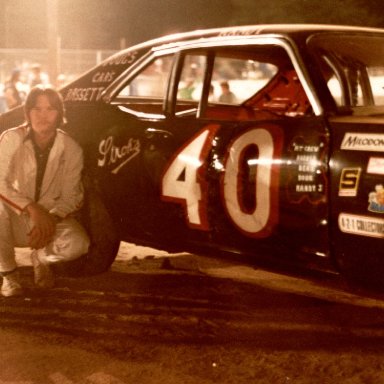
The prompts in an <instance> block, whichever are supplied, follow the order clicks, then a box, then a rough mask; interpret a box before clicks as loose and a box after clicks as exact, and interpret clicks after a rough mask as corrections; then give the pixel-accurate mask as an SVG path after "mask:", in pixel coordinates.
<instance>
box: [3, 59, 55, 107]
mask: <svg viewBox="0 0 384 384" xmlns="http://www.w3.org/2000/svg"><path fill="white" fill-rule="evenodd" d="M49 83H50V80H49V76H48V74H47V73H46V72H44V71H43V70H42V68H41V65H40V64H33V65H31V66H30V67H29V68H28V69H27V70H23V71H22V70H21V69H19V68H15V69H13V70H12V72H11V74H10V75H9V77H8V78H7V80H6V81H5V82H4V84H1V86H0V113H3V112H6V111H8V110H10V109H12V108H15V107H17V106H18V105H22V104H23V103H24V101H25V99H26V95H27V94H28V93H29V91H30V89H32V88H33V87H34V86H36V85H44V86H47V85H49Z"/></svg>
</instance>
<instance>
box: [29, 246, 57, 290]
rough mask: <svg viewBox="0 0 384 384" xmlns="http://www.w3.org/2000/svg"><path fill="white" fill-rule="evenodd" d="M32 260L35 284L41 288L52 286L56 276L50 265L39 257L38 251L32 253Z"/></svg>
mask: <svg viewBox="0 0 384 384" xmlns="http://www.w3.org/2000/svg"><path fill="white" fill-rule="evenodd" d="M31 260H32V265H33V270H34V274H35V284H36V285H37V286H38V287H40V288H52V287H53V286H54V285H55V277H54V275H53V272H52V270H51V268H50V267H49V265H48V264H47V263H43V262H42V261H41V260H40V259H39V255H38V251H33V252H32V253H31Z"/></svg>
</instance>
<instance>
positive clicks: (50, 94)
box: [24, 86, 64, 128]
mask: <svg viewBox="0 0 384 384" xmlns="http://www.w3.org/2000/svg"><path fill="white" fill-rule="evenodd" d="M43 95H44V96H47V98H48V100H49V103H50V104H51V106H52V108H54V109H56V110H57V111H58V113H59V114H58V116H57V122H56V126H57V128H58V127H60V126H61V125H63V124H64V103H63V98H62V97H61V95H60V93H59V92H57V91H56V90H55V89H53V88H49V87H42V86H36V87H33V88H32V89H31V91H30V92H29V93H28V96H27V99H26V100H25V105H24V113H25V118H26V119H27V123H28V124H29V123H30V119H29V114H30V112H31V110H32V108H34V107H35V106H36V103H37V98H38V97H39V96H43Z"/></svg>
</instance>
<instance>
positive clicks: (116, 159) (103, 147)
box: [97, 136, 140, 174]
mask: <svg viewBox="0 0 384 384" xmlns="http://www.w3.org/2000/svg"><path fill="white" fill-rule="evenodd" d="M139 153H140V140H138V139H134V138H129V139H128V140H127V142H126V144H124V145H122V146H117V145H115V144H114V137H113V136H108V137H107V138H106V139H104V140H102V141H101V142H100V144H99V154H100V155H101V158H100V159H98V161H97V165H98V166H99V167H105V166H108V165H112V166H113V167H112V170H111V173H113V174H117V173H118V172H119V171H120V170H121V168H123V167H124V166H125V165H127V164H128V163H129V162H130V161H131V160H132V159H133V158H134V157H136V156H137V155H138V154H139Z"/></svg>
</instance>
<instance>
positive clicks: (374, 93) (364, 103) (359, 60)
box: [308, 33, 384, 111]
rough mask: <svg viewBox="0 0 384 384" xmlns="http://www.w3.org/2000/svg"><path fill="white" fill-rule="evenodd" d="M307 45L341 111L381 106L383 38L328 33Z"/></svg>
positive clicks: (382, 96) (382, 95)
mask: <svg viewBox="0 0 384 384" xmlns="http://www.w3.org/2000/svg"><path fill="white" fill-rule="evenodd" d="M308 45H309V47H310V50H311V52H313V53H314V54H315V55H316V59H317V60H318V62H319V63H320V68H321V74H322V76H323V78H324V80H325V81H326V84H327V87H328V89H329V92H330V93H331V95H332V97H333V99H334V101H335V103H336V105H337V106H338V108H339V109H340V110H341V109H343V110H345V109H349V110H351V111H352V110H354V111H355V110H357V109H364V107H365V108H366V107H370V108H372V107H384V37H380V36H373V35H352V34H346V33H342V34H337V33H327V34H319V35H315V36H312V38H311V39H310V40H309V43H308ZM381 109H383V110H384V108H381Z"/></svg>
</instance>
